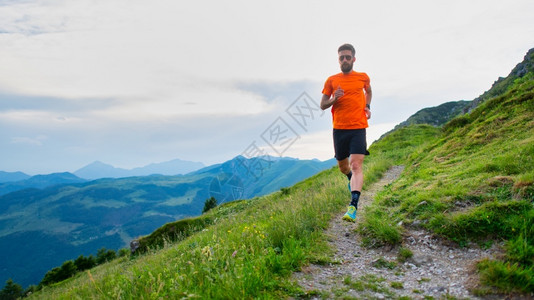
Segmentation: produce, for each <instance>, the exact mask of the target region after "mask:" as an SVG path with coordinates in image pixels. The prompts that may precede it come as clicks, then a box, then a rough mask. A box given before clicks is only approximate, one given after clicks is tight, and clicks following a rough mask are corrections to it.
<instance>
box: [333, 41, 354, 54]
mask: <svg viewBox="0 0 534 300" xmlns="http://www.w3.org/2000/svg"><path fill="white" fill-rule="evenodd" d="M343 50H350V51H351V52H352V56H355V55H356V50H355V49H354V46H352V45H351V44H343V45H341V46H339V48H338V49H337V53H339V52H341V51H343Z"/></svg>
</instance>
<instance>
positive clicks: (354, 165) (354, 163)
mask: <svg viewBox="0 0 534 300" xmlns="http://www.w3.org/2000/svg"><path fill="white" fill-rule="evenodd" d="M364 157H365V156H364V155H354V156H351V159H350V169H351V171H352V172H353V173H356V172H358V171H361V170H362V169H363V159H364Z"/></svg>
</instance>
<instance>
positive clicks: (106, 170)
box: [74, 161, 128, 179]
mask: <svg viewBox="0 0 534 300" xmlns="http://www.w3.org/2000/svg"><path fill="white" fill-rule="evenodd" d="M74 175H76V176H78V177H80V178H85V179H98V178H120V177H128V170H126V169H121V168H115V167H114V166H112V165H108V164H105V163H103V162H100V161H95V162H92V163H90V164H88V165H87V166H85V167H83V168H80V169H79V170H76V171H75V172H74Z"/></svg>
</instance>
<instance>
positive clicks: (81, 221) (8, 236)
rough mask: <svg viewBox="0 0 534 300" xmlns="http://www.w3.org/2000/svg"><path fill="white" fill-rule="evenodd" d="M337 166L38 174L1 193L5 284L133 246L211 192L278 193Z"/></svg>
mask: <svg viewBox="0 0 534 300" xmlns="http://www.w3.org/2000/svg"><path fill="white" fill-rule="evenodd" d="M335 164H336V163H335V161H334V160H329V161H326V162H321V161H318V160H298V159H288V158H274V157H263V158H252V159H246V158H244V157H241V156H239V157H236V158H234V159H232V160H229V161H227V162H225V163H222V164H218V165H214V166H210V167H206V168H203V169H201V170H198V171H196V172H192V173H189V174H186V175H175V176H166V175H151V176H134V177H124V178H102V179H98V180H93V181H85V182H79V183H74V184H63V185H52V186H48V187H44V188H38V186H37V183H38V182H39V180H38V179H43V178H46V176H42V175H41V176H35V177H36V178H33V177H32V178H33V182H34V184H35V186H33V187H32V188H29V189H23V190H18V191H15V192H11V193H8V194H5V195H2V196H0V245H3V246H2V247H0V270H1V271H0V282H5V281H6V280H7V279H8V278H12V279H13V280H14V281H15V282H17V283H19V284H22V285H23V286H27V285H29V284H37V283H39V281H40V280H41V279H42V277H43V276H44V274H45V273H46V271H48V270H50V269H52V268H53V267H56V266H59V265H61V264H62V263H63V262H64V261H66V260H69V259H76V258H77V257H78V256H79V255H80V254H84V255H89V254H96V252H97V251H98V249H100V248H102V247H106V248H108V249H118V248H122V247H127V246H128V244H129V242H130V241H131V240H132V239H133V238H135V237H138V236H142V235H147V234H150V233H151V232H152V231H154V230H155V229H156V228H159V227H160V226H162V225H163V224H165V223H168V222H171V221H175V220H178V219H182V218H184V217H188V216H196V215H200V214H201V212H202V208H203V207H204V202H205V200H206V199H208V198H209V197H212V196H213V197H215V198H216V199H217V200H218V202H219V203H222V202H227V201H232V200H236V199H244V198H251V197H254V196H258V195H263V194H267V193H271V192H274V191H277V190H279V189H280V188H281V187H289V186H292V185H293V184H295V183H297V182H298V181H301V180H303V179H305V178H307V177H310V176H312V175H314V174H316V173H318V172H319V171H322V170H324V169H327V168H330V167H332V166H334V165H335ZM65 176H67V175H66V174H65ZM71 176H74V175H72V174H71ZM76 178H77V177H76Z"/></svg>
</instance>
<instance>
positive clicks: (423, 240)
mask: <svg viewBox="0 0 534 300" xmlns="http://www.w3.org/2000/svg"><path fill="white" fill-rule="evenodd" d="M402 170H403V167H402V166H395V167H393V168H391V169H390V170H388V171H387V172H386V173H385V175H384V176H383V178H382V179H381V180H380V181H379V182H377V183H375V184H374V185H372V186H370V187H369V188H368V189H367V190H365V191H364V192H363V193H362V197H361V199H360V203H359V208H358V211H359V212H361V211H362V210H363V209H364V208H365V207H366V206H367V205H369V204H370V203H371V202H372V200H373V198H374V195H375V194H376V193H377V192H378V191H380V190H381V189H382V188H383V187H384V186H385V185H387V184H389V183H391V182H393V181H394V180H395V179H396V178H398V177H399V175H400V173H401V172H402ZM344 213H345V211H342V212H340V213H339V215H338V216H335V217H334V218H333V220H332V222H331V225H330V228H329V229H328V230H327V235H328V237H329V243H330V244H331V247H332V248H333V249H335V255H334V258H333V260H334V261H336V262H339V263H336V264H331V265H309V266H306V267H304V268H303V269H302V271H301V272H297V273H295V274H294V278H295V279H296V281H297V282H298V284H299V285H300V286H301V287H302V288H303V289H304V290H305V291H307V292H308V293H309V295H310V297H309V298H311V299H340V298H342V299H346V298H349V299H350V298H361V299H397V298H399V297H402V296H406V297H408V298H409V299H431V298H429V297H433V298H435V299H442V298H446V299H451V298H452V297H454V298H455V299H481V298H478V297H476V296H474V295H472V294H471V293H470V292H469V291H468V286H469V285H472V284H473V281H474V278H476V276H474V274H473V273H474V269H475V267H474V264H475V262H476V261H477V260H480V259H481V258H483V257H493V256H494V255H495V252H496V249H495V248H496V247H494V248H491V249H488V250H483V249H480V248H478V247H471V248H462V249H460V248H457V247H455V246H453V245H450V243H447V242H446V241H443V240H441V239H438V238H436V237H435V236H433V235H432V234H430V233H428V232H426V231H422V230H411V229H407V230H406V231H405V232H404V233H403V247H404V248H408V249H410V250H411V252H412V253H413V257H412V258H410V259H408V260H407V261H406V262H404V263H398V262H397V258H398V253H399V251H398V250H399V249H398V247H396V248H393V249H385V248H386V247H382V248H378V249H368V248H363V247H362V246H361V238H360V236H359V235H357V234H356V233H355V231H354V229H355V228H356V226H357V224H358V223H359V222H360V221H361V217H360V216H358V219H357V222H356V224H354V223H349V222H346V221H343V220H341V217H342V216H343V214H344ZM447 297H451V298H447Z"/></svg>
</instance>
